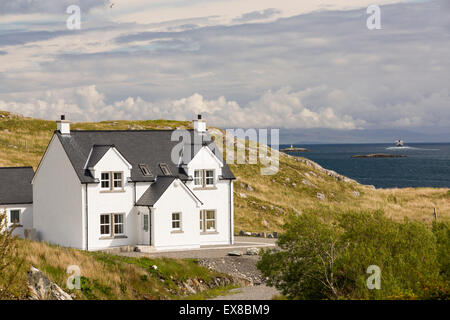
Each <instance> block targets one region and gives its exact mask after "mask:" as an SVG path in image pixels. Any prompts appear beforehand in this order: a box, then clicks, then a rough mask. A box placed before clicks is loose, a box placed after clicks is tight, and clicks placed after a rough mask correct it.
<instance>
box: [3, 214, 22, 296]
mask: <svg viewBox="0 0 450 320" xmlns="http://www.w3.org/2000/svg"><path fill="white" fill-rule="evenodd" d="M15 228H16V225H12V226H9V225H8V219H7V215H6V209H0V299H13V298H17V297H18V295H19V294H18V292H17V291H16V288H15V285H14V280H15V279H16V278H17V275H18V274H19V272H20V271H21V267H22V265H23V261H22V260H21V259H20V258H19V252H18V246H17V240H16V238H15V237H14V235H13V232H14V229H15Z"/></svg>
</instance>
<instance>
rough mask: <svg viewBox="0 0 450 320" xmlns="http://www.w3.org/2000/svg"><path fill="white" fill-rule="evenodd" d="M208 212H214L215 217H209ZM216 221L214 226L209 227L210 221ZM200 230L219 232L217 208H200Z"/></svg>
mask: <svg viewBox="0 0 450 320" xmlns="http://www.w3.org/2000/svg"><path fill="white" fill-rule="evenodd" d="M208 212H214V218H213V219H211V218H208ZM211 221H213V222H214V228H209V229H208V222H211ZM200 232H201V233H211V232H217V210H215V209H205V210H200Z"/></svg>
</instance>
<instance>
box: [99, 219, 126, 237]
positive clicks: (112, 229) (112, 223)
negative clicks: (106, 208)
mask: <svg viewBox="0 0 450 320" xmlns="http://www.w3.org/2000/svg"><path fill="white" fill-rule="evenodd" d="M102 216H107V217H108V222H107V223H102ZM117 216H121V217H122V221H121V222H117V221H116V217H117ZM106 226H107V227H108V230H109V233H102V227H106ZM116 226H122V232H116ZM115 236H125V214H124V213H102V214H100V237H103V238H108V239H109V238H114V237H115Z"/></svg>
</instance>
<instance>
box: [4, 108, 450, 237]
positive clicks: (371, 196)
mask: <svg viewBox="0 0 450 320" xmlns="http://www.w3.org/2000/svg"><path fill="white" fill-rule="evenodd" d="M0 114H1V115H4V116H5V117H3V118H2V117H0V166H28V165H29V166H33V167H34V169H36V167H37V165H38V164H39V161H40V160H41V157H42V155H43V153H44V151H45V148H46V147H47V144H48V143H49V141H50V138H51V136H52V134H53V131H54V130H55V129H56V124H55V121H47V120H41V119H33V118H26V117H22V116H19V115H13V114H10V113H8V112H5V111H0ZM71 127H72V128H73V129H78V130H129V129H130V130H142V129H146V130H166V129H176V128H183V129H186V128H191V123H190V122H187V121H171V120H161V119H159V120H141V121H122V120H121V121H102V122H79V123H72V124H71ZM209 129H210V131H211V132H213V133H215V134H216V135H221V134H222V132H221V131H220V130H217V129H214V128H209ZM5 130H6V131H5ZM245 145H246V146H247V148H248V147H249V144H248V142H246V143H245ZM297 160H300V161H297ZM302 160H304V159H303V158H296V157H291V156H287V155H285V154H284V153H280V165H279V172H278V173H277V174H275V175H272V176H263V175H261V174H260V169H261V168H262V165H261V164H260V163H258V164H230V168H231V170H232V171H233V173H234V175H235V176H236V177H237V180H236V182H235V184H234V186H235V189H234V209H235V210H234V212H235V229H234V231H235V232H236V233H238V232H239V231H240V230H244V231H252V232H272V231H279V232H280V231H282V230H283V225H284V223H285V221H286V218H287V217H288V216H289V215H290V214H301V212H303V211H305V210H310V209H312V210H316V211H317V212H318V214H320V213H321V212H322V211H323V210H341V211H349V210H351V211H355V210H359V211H371V210H383V211H384V212H386V214H387V215H388V216H389V217H392V218H394V219H395V220H397V221H402V220H403V219H404V217H408V218H410V219H412V220H416V221H422V222H425V223H426V224H428V225H431V223H432V221H433V211H434V208H437V210H438V216H439V219H442V220H450V201H449V199H450V190H449V189H448V188H442V189H437V188H406V189H383V190H374V189H372V188H369V187H367V186H364V185H361V184H358V183H353V182H344V181H340V180H337V179H336V178H333V177H330V176H329V175H327V174H326V173H324V172H322V171H321V170H318V169H316V168H313V167H312V166H308V165H307V164H306V163H305V162H303V161H302ZM287 179H288V180H289V181H287ZM303 181H305V182H308V183H310V184H312V185H306V184H304V183H303ZM293 183H294V184H295V185H293ZM248 185H249V186H251V187H252V188H253V189H254V191H249V190H248V189H247V187H246V186H248ZM355 191H357V192H359V194H360V196H358V197H355V196H354V192H355ZM317 193H323V194H324V195H325V200H324V201H321V200H318V199H317ZM240 194H243V195H244V196H246V198H244V197H241V196H240ZM264 207H265V208H266V209H264ZM272 207H273V208H274V209H271V208H272ZM267 208H269V209H267Z"/></svg>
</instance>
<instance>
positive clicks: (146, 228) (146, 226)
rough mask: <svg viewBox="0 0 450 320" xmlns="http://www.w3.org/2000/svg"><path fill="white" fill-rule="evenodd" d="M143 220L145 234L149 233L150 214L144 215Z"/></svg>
mask: <svg viewBox="0 0 450 320" xmlns="http://www.w3.org/2000/svg"><path fill="white" fill-rule="evenodd" d="M142 219H143V221H142V224H143V226H142V229H143V230H144V231H145V232H148V231H149V229H150V215H149V214H148V213H144V214H143V216H142Z"/></svg>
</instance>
